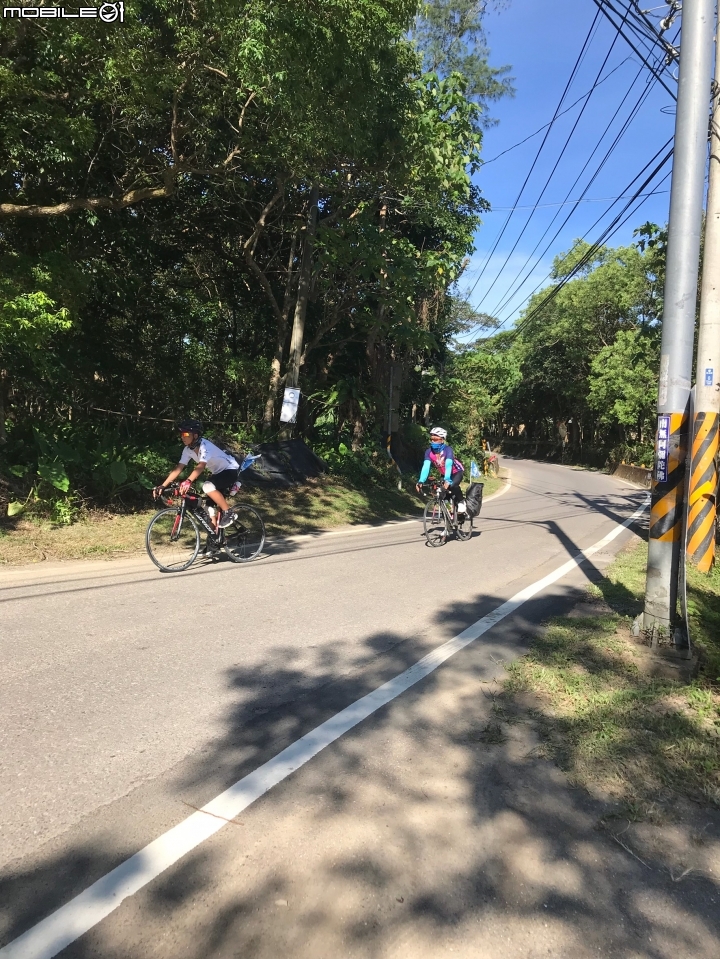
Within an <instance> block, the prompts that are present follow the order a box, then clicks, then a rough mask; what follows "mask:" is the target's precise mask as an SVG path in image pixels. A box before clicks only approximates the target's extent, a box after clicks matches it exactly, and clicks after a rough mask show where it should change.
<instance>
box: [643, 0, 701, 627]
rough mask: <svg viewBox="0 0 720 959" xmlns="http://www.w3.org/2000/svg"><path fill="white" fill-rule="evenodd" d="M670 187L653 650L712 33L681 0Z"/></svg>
mask: <svg viewBox="0 0 720 959" xmlns="http://www.w3.org/2000/svg"><path fill="white" fill-rule="evenodd" d="M682 27H683V29H682V45H681V48H680V65H679V74H678V99H677V111H676V114H675V142H674V148H673V172H672V184H671V188H670V218H669V223H668V246H667V269H666V275H665V289H664V295H663V304H664V312H663V329H662V345H661V348H660V384H659V390H658V429H657V436H656V443H655V469H654V475H653V485H652V497H651V507H650V530H649V542H648V565H647V580H646V589H645V609H644V612H643V620H642V625H643V627H644V629H645V631H646V632H647V633H649V634H650V635H651V636H652V640H653V644H655V643H656V642H657V641H658V640H659V638H660V636H661V635H662V634H665V635H669V636H674V637H676V640H675V641H676V643H677V644H678V645H686V644H687V639H686V638H683V636H682V634H680V635H678V632H676V629H675V627H676V625H677V597H678V571H679V568H680V560H681V558H682V559H684V556H683V555H682V553H683V548H682V534H683V522H684V502H685V501H684V496H685V487H686V483H685V473H686V465H685V464H686V457H687V449H688V445H687V444H688V427H689V423H688V417H689V402H690V387H691V378H692V371H693V346H694V334H695V304H696V302H697V289H698V267H699V261H700V230H701V227H702V213H703V200H704V192H705V167H706V159H707V129H708V127H707V122H708V121H707V118H708V101H709V99H710V85H711V79H712V60H713V55H712V43H713V37H714V33H715V2H714V0H685V2H684V3H683V25H682Z"/></svg>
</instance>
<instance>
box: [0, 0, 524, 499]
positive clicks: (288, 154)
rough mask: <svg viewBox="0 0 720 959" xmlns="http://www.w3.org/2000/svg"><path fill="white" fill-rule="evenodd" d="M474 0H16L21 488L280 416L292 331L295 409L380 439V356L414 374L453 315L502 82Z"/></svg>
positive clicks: (6, 383) (383, 384) (271, 425)
mask: <svg viewBox="0 0 720 959" xmlns="http://www.w3.org/2000/svg"><path fill="white" fill-rule="evenodd" d="M483 9H484V4H478V3H474V4H469V3H468V2H467V0H456V2H455V3H453V2H448V0H430V2H428V3H425V4H423V5H422V7H421V9H420V11H419V12H418V10H417V5H416V2H415V0H382V2H379V0H317V2H314V3H313V2H308V0H193V2H191V3H183V4H178V3H175V2H171V0H128V2H126V4H125V22H124V23H123V24H122V25H121V24H119V23H115V24H106V23H103V22H102V21H100V20H63V21H50V20H30V19H17V18H15V19H11V20H5V21H4V23H3V32H2V35H1V37H0V107H1V109H0V457H1V461H0V468H1V469H2V473H3V475H4V477H5V478H6V480H7V483H9V484H10V486H11V487H12V489H13V493H12V496H14V497H15V498H17V497H18V496H20V495H21V494H22V495H26V494H27V493H28V491H30V490H32V491H33V494H34V495H38V496H41V497H44V498H48V497H49V496H51V495H52V496H54V497H55V498H56V512H57V510H59V511H60V512H62V511H63V510H65V511H67V510H68V509H69V508H70V507H69V505H68V504H69V503H70V501H71V500H72V497H73V496H76V497H77V496H80V495H84V494H91V495H92V496H94V497H95V498H98V497H100V498H104V499H107V498H108V497H110V498H117V497H118V496H121V495H124V493H126V492H127V490H128V488H129V487H135V488H136V487H137V485H138V483H139V484H141V485H142V484H143V483H146V482H149V481H150V479H151V478H152V477H153V469H154V468H155V467H156V465H157V464H155V463H153V462H147V459H148V456H146V455H144V453H143V450H144V449H146V448H148V447H153V448H157V449H159V448H160V447H158V446H157V443H158V442H160V443H161V446H163V444H166V442H167V441H172V438H173V437H172V428H171V426H170V425H169V424H166V423H164V422H163V420H168V421H171V420H172V419H174V418H175V417H178V416H181V415H187V414H193V415H197V416H199V417H202V418H203V419H205V420H207V421H210V422H214V423H216V424H217V428H218V429H220V430H224V431H225V432H226V433H227V432H231V433H234V434H235V435H236V436H238V435H239V436H241V437H252V438H259V437H260V435H264V436H265V437H271V436H274V435H277V432H278V430H279V424H278V413H279V409H278V407H279V403H278V398H279V396H280V393H281V390H282V387H283V385H284V383H285V382H286V378H287V377H288V376H290V377H291V380H290V382H292V376H293V371H292V369H291V360H292V357H291V355H290V344H291V337H292V333H293V328H295V331H296V332H298V331H299V333H300V343H301V350H300V352H299V354H298V355H297V356H295V357H294V360H292V361H293V362H295V364H296V373H297V371H299V385H300V387H301V389H302V393H303V403H302V406H301V410H300V416H299V422H298V425H297V429H298V430H299V431H300V432H301V433H302V434H303V435H305V436H306V437H308V438H309V439H311V440H312V441H313V442H314V443H315V445H317V446H319V447H321V448H323V449H324V450H326V451H327V452H328V453H330V452H331V451H332V450H334V451H335V452H336V453H337V451H338V450H342V449H351V448H352V449H355V450H356V451H358V453H359V452H360V450H361V448H362V447H363V446H365V447H367V446H368V445H369V446H372V445H373V444H375V445H377V444H378V443H379V442H380V439H381V434H382V431H383V430H384V428H385V424H386V423H387V415H388V406H389V387H390V378H391V374H392V376H394V385H395V388H396V391H397V388H398V387H400V385H401V384H403V386H404V390H405V393H407V391H408V389H409V388H410V387H409V385H408V383H409V380H408V375H409V374H410V373H412V371H413V370H414V368H415V367H416V366H420V365H422V363H423V361H424V358H426V357H428V356H430V355H435V356H436V357H437V356H440V355H444V354H445V353H447V349H448V342H449V339H450V337H451V336H452V333H453V331H454V330H455V329H456V328H457V326H458V321H457V317H456V316H455V313H454V312H453V309H452V305H451V304H452V301H451V298H450V297H449V295H448V287H449V286H450V285H451V284H452V282H453V280H455V279H456V278H457V276H458V275H459V274H460V272H461V270H462V266H463V262H464V260H465V258H466V256H467V255H468V254H469V252H470V251H471V250H472V244H473V235H474V233H475V230H476V228H477V227H478V224H479V222H480V220H479V216H480V213H481V211H482V210H483V208H484V206H485V203H484V200H483V199H482V198H481V196H480V194H479V192H478V190H477V189H476V188H475V187H474V186H473V184H472V180H471V177H472V174H473V172H474V171H476V170H477V168H478V164H479V158H480V148H481V139H482V127H483V124H484V123H485V122H486V120H487V118H486V116H485V110H486V102H487V101H488V100H492V99H494V98H496V97H497V96H499V95H501V94H502V93H504V92H507V90H508V89H509V88H508V83H507V81H506V80H503V79H502V73H503V71H497V70H493V69H491V68H490V67H489V66H488V64H487V52H486V51H485V49H484V48H483V47H482V45H478V46H476V45H475V40H476V39H477V38H478V37H479V34H478V29H479V24H480V20H481V16H482V12H483ZM456 14H457V16H456ZM468 14H472V16H468ZM463 17H465V19H463ZM443 25H444V26H443ZM426 27H427V29H426ZM448 30H449V31H450V32H451V33H452V37H451V40H450V42H449V45H448V44H446V55H444V56H439V55H437V45H438V43H440V42H441V41H442V37H443V31H446V32H447V31H448ZM458 44H459V45H460V47H458ZM456 48H457V49H460V50H461V52H462V56H461V57H460V59H458V57H457V56H456V55H455V53H453V51H455V50H456ZM428 58H429V59H430V60H432V63H431V64H430V65H431V66H432V69H428V64H429V59H428ZM462 70H464V71H465V72H462ZM421 385H423V386H424V384H421ZM426 392H427V391H426ZM422 399H423V397H422V396H420V394H418V397H417V401H418V402H421V401H422ZM103 410H111V411H115V413H113V414H107V413H103V412H101V411H103ZM118 412H119V413H124V414H126V416H125V418H122V417H119V416H117V415H115V414H116V413H118ZM141 417H145V418H148V419H141ZM148 455H149V454H148ZM150 459H152V457H150ZM9 498H11V497H9ZM17 508H19V507H17V506H16V507H15V509H17Z"/></svg>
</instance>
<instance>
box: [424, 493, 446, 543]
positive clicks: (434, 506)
mask: <svg viewBox="0 0 720 959" xmlns="http://www.w3.org/2000/svg"><path fill="white" fill-rule="evenodd" d="M423 531H424V533H425V539H426V541H427V544H428V546H442V545H443V544H444V543H446V542H447V534H448V528H447V516H446V515H445V510H444V509H443V508H442V506H441V504H440V503H438V501H437V500H430V502H429V503H427V504H426V506H425V513H424V515H423Z"/></svg>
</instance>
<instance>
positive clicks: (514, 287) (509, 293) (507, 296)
mask: <svg viewBox="0 0 720 959" xmlns="http://www.w3.org/2000/svg"><path fill="white" fill-rule="evenodd" d="M642 72H643V67H640V70H639V71H638V73H637V74H636V76H635V79H634V80H633V82H632V84H631V85H630V87H629V88H628V90H627V92H626V93H625V96H624V97H623V98H622V100H621V101H620V104H619V106H618V107H617V109H616V110H615V113H614V114H613V116H612V117H611V119H610V121H609V123H608V124H607V125H606V127H605V129H604V130H603V132H602V134H601V136H600V138H599V140H598V141H597V143H596V145H595V148H594V149H593V151H592V153H591V154H590V157H589V158H588V160H587V162H586V163H585V164H584V166H583V169H582V170H581V171H580V173H579V174H578V176H577V177H576V178H575V181H574V182H573V183H572V185H571V186H570V188H569V190H568V192H567V194H566V195H565V200H567V199H568V198H569V197H570V195H571V194H572V192H573V191H574V190H575V187H576V186H577V184H578V182H579V180H580V178H581V177H582V175H583V173H584V172H585V169H586V168H587V165H588V163H589V162H590V160H592V158H593V157H594V156H595V154H596V152H597V151H598V149H599V148H600V145H601V143H602V142H603V140H604V139H605V137H606V135H607V133H608V131H609V130H610V128H611V127H612V124H613V123H614V122H615V119H616V117H617V116H618V114H619V113H620V110H621V109H622V107H623V105H624V104H625V101H626V100H627V98H628V97H629V96H630V93H631V91H632V89H633V87H634V86H635V84H636V83H637V81H638V80H639V78H640V75H641V74H642ZM654 82H655V81H651V83H650V84H649V85H648V86H647V87H646V88H645V90H644V91H643V92H642V93H641V94H640V97H639V98H638V99H637V100H636V102H635V104H634V106H633V107H632V109H631V111H630V114H629V115H628V117H627V118H626V120H625V121H624V123H623V125H622V126H621V128H620V130H619V131H618V133H617V134H616V136H615V139H614V140H613V142H612V143H611V144H610V146H609V148H608V149H607V150H606V152H605V156H604V157H603V158H602V160H601V161H600V163H599V164H598V166H597V168H596V169H595V172H594V173H593V175H592V177H591V178H590V179H589V180H588V182H587V183H586V185H585V188H584V190H583V192H582V193H581V195H580V197H579V198H578V199H577V200H576V201H575V202H574V206H573V208H572V210H570V212H569V213H568V215H567V216H566V217H565V219H564V220H563V222H562V224H561V225H560V227H559V228H558V230H557V231H556V232H555V234H554V236H553V237H552V239H551V240H550V242H549V243H548V244H547V245H546V247H545V249H544V250H543V252H542V253H541V254H540V256H539V257H538V260H542V258H543V257H544V256H545V254H546V253H547V251H548V250H549V248H550V247H551V246H552V244H553V243H554V242H555V240H557V238H558V236H559V235H560V233H561V232H562V231H563V230H564V228H565V226H566V225H567V223H568V222H569V220H570V218H571V217H572V216H573V214H574V213H575V211H576V209H577V207H578V206H579V204H580V203H581V202H582V200H583V199H584V197H585V196H586V195H587V192H588V190H589V189H590V187H591V186H592V184H593V183H594V182H595V180H596V179H597V177H598V176H599V175H600V173H601V171H602V170H603V168H604V167H605V164H606V163H607V162H608V160H609V159H610V157H611V156H612V154H613V153H614V151H615V150H616V148H617V146H618V144H619V143H620V141H621V140H622V138H623V136H624V135H625V133H626V132H627V131H628V129H629V127H630V125H631V124H632V122H633V121H634V119H635V117H636V116H637V115H638V113H639V112H640V110H641V108H642V106H643V105H644V103H645V101H646V100H647V98H648V97H649V95H650V92H651V91H652V87H653V85H654ZM618 199H620V198H618ZM560 213H561V210H558V211H557V212H556V214H555V216H553V218H552V219H551V220H550V223H548V225H547V227H546V228H545V230H544V232H543V234H542V236H541V237H540V239H539V240H538V241H537V243H536V244H535V246H534V248H533V250H532V251H531V253H530V254H529V256H528V257H527V259H526V260H525V263H523V265H522V267H521V268H520V270H519V272H518V276H517V277H516V279H515V280H513V282H512V283H511V284H510V286H509V287H508V288H507V290H506V292H505V293H504V294H503V296H502V297H501V298H500V301H499V302H498V304H497V305H496V307H495V308H494V310H493V311H492V312H491V315H492V316H497V315H498V313H499V312H500V311H501V310H502V309H504V307H505V306H507V304H508V303H509V302H510V301H511V300H512V298H513V297H514V296H515V295H516V294H517V292H518V289H519V288H520V287H522V284H523V283H524V282H525V281H526V280H527V279H528V277H529V276H530V275H531V274H532V272H533V269H534V267H531V269H530V271H529V272H528V273H527V274H526V275H525V276H524V277H523V276H522V273H523V271H524V270H525V269H526V267H527V266H528V264H529V263H530V261H531V260H532V258H533V256H534V255H535V253H536V252H537V249H538V247H539V246H540V244H541V243H542V242H543V240H544V239H545V237H546V236H547V235H548V233H549V232H550V230H551V229H552V226H553V223H555V221H556V220H557V218H558V216H559V215H560Z"/></svg>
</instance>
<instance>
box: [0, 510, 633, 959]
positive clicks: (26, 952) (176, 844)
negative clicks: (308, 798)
mask: <svg viewBox="0 0 720 959" xmlns="http://www.w3.org/2000/svg"><path fill="white" fill-rule="evenodd" d="M648 502H649V498H648V500H646V501H645V502H644V503H643V505H642V506H641V507H640V508H639V509H637V510H635V512H634V513H633V514H632V516H630V517H629V518H628V519H626V520H625V522H624V523H621V524H620V525H618V526H616V527H615V528H614V529H613V530H612V531H611V532H610V533H608V534H607V536H604V537H603V538H602V539H601V540H599V541H598V542H597V543H595V544H594V545H593V546H590V547H588V548H587V549H584V550H582V552H580V553H578V555H577V556H574V557H573V558H572V559H570V560H568V561H567V562H566V563H563V565H562V566H559V567H558V568H557V569H556V570H554V571H553V572H552V573H549V574H548V575H547V576H544V577H543V578H542V579H539V580H538V581H537V582H535V583H532V584H531V585H530V586H526V587H525V589H522V590H520V592H519V593H516V594H515V595H514V596H513V597H512V598H511V599H509V600H507V602H505V603H503V604H502V605H501V606H498V608H497V609H495V610H493V611H492V612H491V613H488V615H487V616H483V617H482V619H479V620H478V621H477V622H476V623H473V624H472V626H468V628H467V629H465V630H463V632H462V633H459V634H458V635H457V636H455V637H454V638H453V639H450V640H448V641H447V642H446V643H443V644H442V645H441V646H438V647H437V648H436V649H434V650H432V652H430V653H428V655H427V656H424V657H423V658H422V659H421V660H419V662H417V663H415V665H414V666H411V667H410V668H409V669H406V670H405V672H403V673H400V675H399V676H395V678H394V679H391V680H390V681H389V682H387V683H384V684H383V685H382V686H380V687H378V689H376V690H374V691H373V692H371V693H368V695H367V696H363V697H362V698H361V699H358V700H357V701H356V702H354V703H352V704H351V705H350V706H347V707H346V708H345V709H343V710H341V711H340V712H339V713H336V714H335V716H332V717H331V718H330V719H328V720H326V721H325V722H324V723H321V724H320V725H319V726H318V727H317V728H316V729H313V730H312V731H311V732H309V733H307V734H306V735H305V736H302V737H301V738H300V739H298V740H297V741H296V742H294V743H292V744H291V745H290V746H288V747H287V748H286V749H283V750H282V752H280V753H278V755H277V756H275V757H273V759H270V760H269V761H268V762H266V763H265V764H264V765H262V766H260V767H259V768H258V769H256V770H255V771H254V772H251V773H249V774H248V775H247V776H245V777H243V778H242V779H240V780H239V781H238V782H236V783H235V784H234V785H233V786H230V788H229V789H226V790H225V792H223V793H220V795H219V796H216V797H215V799H213V800H211V801H210V802H209V803H208V804H207V805H206V806H203V808H202V809H201V810H200V811H199V812H196V813H193V814H192V815H191V816H188V818H187V819H185V820H183V822H181V823H179V824H178V825H177V826H174V827H173V828H172V829H169V830H168V831H167V832H166V833H163V835H162V836H159V837H158V838H157V839H155V840H154V841H153V842H151V843H150V844H149V845H147V846H145V848H144V849H141V850H140V851H139V852H137V853H135V855H134V856H131V857H130V858H129V859H126V860H125V862H122V863H121V864H120V865H119V866H116V867H115V869H113V870H112V871H111V872H109V873H107V874H106V875H105V876H103V877H102V878H101V879H98V880H97V882H94V883H93V884H92V885H91V886H89V887H88V888H87V889H85V890H84V892H81V893H80V894H79V895H77V896H75V898H74V899H71V900H70V901H69V902H68V903H66V904H65V905H64V906H61V907H60V908H59V909H58V910H56V911H55V912H53V913H51V915H49V916H48V917H47V918H45V919H43V920H42V921H41V922H39V923H37V925H35V926H32V927H31V928H30V929H28V930H27V932H25V933H23V934H22V935H21V936H18V938H17V939H14V940H13V941H12V942H10V943H8V945H6V946H4V947H3V948H2V949H0V959H52V957H53V956H56V955H57V954H58V953H59V952H61V951H62V950H63V949H65V948H66V947H67V946H69V945H70V943H71V942H75V940H76V939H79V938H80V936H82V935H83V934H84V933H86V932H88V930H90V929H92V928H93V926H96V925H97V924H98V923H99V922H101V921H102V920H103V919H104V918H105V917H106V916H109V915H110V913H111V912H113V911H114V910H115V909H117V908H118V906H119V905H120V904H121V903H122V901H123V900H124V899H127V898H128V896H132V895H134V893H136V892H138V890H140V889H142V888H143V886H146V885H147V884H148V883H149V882H152V880H153V879H155V878H156V877H157V876H159V875H160V874H161V873H163V872H165V870H166V869H169V868H170V866H172V865H173V864H174V863H176V862H177V861H178V860H179V859H182V857H183V856H185V855H187V854H188V853H189V852H191V851H192V850H193V849H195V848H196V847H197V846H199V845H200V843H202V842H204V841H205V840H206V839H209V838H210V836H213V835H214V834H215V833H216V832H219V830H221V829H222V828H223V827H224V826H225V825H226V824H227V822H228V821H229V820H232V819H234V818H235V817H236V816H238V815H239V814H240V813H241V812H242V811H243V810H244V809H247V807H248V806H249V805H251V803H253V802H255V800H256V799H259V798H260V797H261V796H263V795H265V793H266V792H268V791H269V790H270V789H272V788H273V786H276V785H277V784H278V783H280V782H282V781H283V780H284V779H286V778H287V777H288V776H289V775H290V774H291V773H293V772H295V770H296V769H299V768H300V767H301V766H304V765H305V763H307V762H309V761H310V760H311V759H312V758H313V757H314V756H317V754H318V753H319V752H321V751H322V750H323V749H325V747H326V746H329V745H330V744H331V743H334V742H335V741H336V740H338V739H339V738H340V737H341V736H343V735H344V734H345V733H346V732H348V731H349V730H350V729H353V727H355V726H357V725H358V723H361V722H362V721H363V720H364V719H367V718H368V716H372V714H373V713H375V712H377V710H378V709H381V708H382V707H383V706H385V705H387V704H388V703H389V702H392V700H393V699H396V698H397V697H398V696H399V695H400V694H401V693H404V692H405V691H406V690H408V689H410V688H411V687H412V686H414V685H415V684H416V683H419V682H420V681H421V680H423V679H425V677H426V676H429V675H430V674H431V673H433V672H434V671H435V670H436V669H437V668H438V666H441V665H442V664H443V663H444V662H445V661H446V660H448V659H449V658H450V657H451V656H454V655H455V653H457V652H459V651H460V650H461V649H464V648H465V647H466V646H469V645H470V643H472V642H474V641H475V640H476V639H478V638H479V637H480V636H482V635H483V634H484V633H486V632H487V631H488V630H489V629H492V627H493V626H495V625H496V624H497V623H499V622H500V621H501V620H503V619H505V618H506V617H507V616H510V615H512V614H513V613H514V612H515V611H516V610H517V609H519V608H520V606H522V605H523V603H526V602H527V601H528V600H529V599H532V597H533V596H536V595H537V594H538V593H540V592H541V591H542V590H543V589H545V588H546V587H548V586H551V585H552V584H553V583H556V582H557V581H558V580H559V579H562V578H563V576H565V575H566V574H567V573H569V572H571V571H572V570H573V569H575V568H576V567H577V566H580V565H581V564H582V563H583V562H584V561H585V560H586V559H589V558H590V557H591V556H593V555H594V554H595V553H598V552H600V551H601V550H602V549H603V548H604V547H605V546H607V545H608V543H611V542H612V541H613V540H614V539H615V538H616V537H617V536H619V535H620V534H621V533H622V531H623V530H624V529H627V527H629V526H631V525H632V524H633V523H634V522H635V520H636V519H637V518H638V517H639V516H641V515H642V513H643V512H644V511H645V510H646V509H647V505H648ZM207 813H209V814H210V815H206V814H207Z"/></svg>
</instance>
